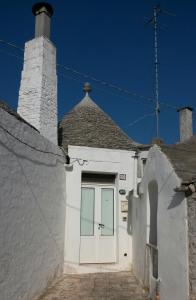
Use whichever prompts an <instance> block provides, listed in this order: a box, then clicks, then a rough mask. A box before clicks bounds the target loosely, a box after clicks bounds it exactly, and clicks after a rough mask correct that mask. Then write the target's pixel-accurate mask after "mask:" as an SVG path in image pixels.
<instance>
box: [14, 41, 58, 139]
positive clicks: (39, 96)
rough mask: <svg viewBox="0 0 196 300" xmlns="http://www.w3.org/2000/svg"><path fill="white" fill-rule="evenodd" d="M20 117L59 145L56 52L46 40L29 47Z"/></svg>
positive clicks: (20, 102)
mask: <svg viewBox="0 0 196 300" xmlns="http://www.w3.org/2000/svg"><path fill="white" fill-rule="evenodd" d="M18 113H19V114H20V115H21V116H22V117H23V118H24V119H25V120H26V121H27V122H28V123H30V124H31V125H33V126H34V127H35V128H37V129H38V130H39V131H40V133H41V134H42V135H43V136H45V137H46V138H47V139H49V140H50V141H51V142H53V143H54V144H57V76H56V48H55V47H54V45H53V44H52V42H51V41H50V40H48V39H47V38H45V37H43V36H41V37H38V38H35V39H33V40H31V41H29V42H27V43H26V44H25V52H24V66H23V71H22V78H21V84H20V91H19V102H18Z"/></svg>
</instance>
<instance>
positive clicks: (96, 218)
mask: <svg viewBox="0 0 196 300" xmlns="http://www.w3.org/2000/svg"><path fill="white" fill-rule="evenodd" d="M84 90H85V93H86V95H85V97H84V99H83V100H82V101H81V102H80V103H79V104H77V105H76V106H75V107H74V108H73V110H72V111H71V112H70V113H68V114H67V115H65V117H64V118H63V120H62V121H61V123H60V129H59V130H60V131H59V132H60V133H61V139H62V146H63V147H64V150H65V151H67V153H68V155H69V157H70V165H67V167H66V191H67V199H66V218H65V219H66V220H65V230H66V231H65V271H66V272H93V271H106V270H127V269H130V268H131V261H132V236H131V215H130V214H128V206H129V205H130V192H131V191H132V190H133V187H134V176H133V174H134V170H135V169H134V168H136V166H135V158H134V155H135V149H136V145H135V143H134V142H133V141H132V140H131V139H130V138H129V137H128V136H127V135H126V134H125V133H124V132H123V131H122V130H121V129H120V128H119V127H118V126H117V125H116V124H115V123H114V122H113V121H112V120H111V118H110V117H109V116H108V115H106V114H105V113H104V112H103V111H102V110H101V109H100V108H99V107H98V106H97V105H96V104H95V102H93V101H92V99H91V98H90V96H89V92H90V86H89V85H88V84H86V85H85V87H84ZM90 264H91V265H90Z"/></svg>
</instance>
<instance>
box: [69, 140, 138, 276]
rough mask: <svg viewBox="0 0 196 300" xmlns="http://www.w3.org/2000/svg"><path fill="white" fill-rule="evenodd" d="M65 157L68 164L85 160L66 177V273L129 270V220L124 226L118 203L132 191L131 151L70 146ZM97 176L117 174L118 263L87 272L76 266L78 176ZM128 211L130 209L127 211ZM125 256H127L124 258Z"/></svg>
mask: <svg viewBox="0 0 196 300" xmlns="http://www.w3.org/2000/svg"><path fill="white" fill-rule="evenodd" d="M68 153H69V156H70V157H71V158H73V159H72V160H71V161H74V160H75V158H81V162H82V159H84V160H87V161H88V163H87V164H84V165H83V166H80V165H79V164H78V163H77V162H76V161H75V162H74V164H73V168H70V169H69V168H68V169H67V173H66V192H67V198H66V229H65V231H66V233H65V272H71V273H77V272H99V271H108V270H111V269H113V270H120V269H121V270H125V269H130V268H131V262H132V237H131V220H130V215H129V216H128V221H127V222H123V220H122V217H123V214H122V213H121V208H120V202H121V200H125V199H126V196H127V195H128V194H129V191H131V190H132V189H133V185H134V180H133V172H134V159H133V155H134V152H133V151H125V150H111V149H101V148H90V147H79V146H69V148H68ZM82 171H88V172H99V173H114V174H117V180H116V189H117V193H116V195H117V215H118V217H117V232H118V236H117V263H116V264H115V265H109V266H106V265H104V266H102V265H96V267H95V266H92V265H89V266H88V267H87V268H82V267H80V266H79V253H80V203H81V172H82ZM121 173H123V174H126V176H127V177H126V181H124V180H119V174H121ZM119 189H125V190H126V192H127V195H120V194H119V192H118V191H119ZM129 209H131V208H129ZM124 253H127V256H124Z"/></svg>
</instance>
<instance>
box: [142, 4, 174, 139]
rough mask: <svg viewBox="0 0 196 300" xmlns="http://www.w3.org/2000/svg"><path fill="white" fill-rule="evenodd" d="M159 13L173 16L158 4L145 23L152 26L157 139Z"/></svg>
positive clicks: (157, 132) (158, 109) (157, 131)
mask: <svg viewBox="0 0 196 300" xmlns="http://www.w3.org/2000/svg"><path fill="white" fill-rule="evenodd" d="M161 13H164V14H167V15H170V16H175V15H174V14H172V13H170V12H169V11H167V10H166V9H163V8H161V6H160V4H158V5H156V6H155V7H154V9H153V16H152V18H151V19H150V20H148V21H147V23H151V24H153V28H154V66H155V102H156V105H155V113H156V135H157V138H159V114H160V103H159V65H158V25H159V24H158V17H159V15H160V14H161Z"/></svg>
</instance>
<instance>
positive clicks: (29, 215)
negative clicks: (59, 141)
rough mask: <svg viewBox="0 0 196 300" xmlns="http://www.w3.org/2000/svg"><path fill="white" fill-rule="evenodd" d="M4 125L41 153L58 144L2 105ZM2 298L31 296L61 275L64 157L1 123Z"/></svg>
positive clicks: (0, 279) (55, 150)
mask: <svg viewBox="0 0 196 300" xmlns="http://www.w3.org/2000/svg"><path fill="white" fill-rule="evenodd" d="M0 126H3V127H4V128H5V129H6V130H8V131H9V132H10V133H11V134H12V135H14V136H16V137H17V138H18V139H20V140H22V141H24V142H25V143H27V144H29V145H32V146H33V147H35V148H37V149H41V150H42V151H49V152H53V153H56V154H57V155H62V153H61V151H60V150H59V148H57V147H56V146H55V145H54V144H52V143H51V142H49V141H48V140H47V139H45V138H43V137H42V136H41V135H40V134H39V133H38V132H36V131H35V130H34V129H32V128H31V127H30V126H28V125H26V124H24V123H23V122H21V121H18V120H17V119H16V118H15V117H13V116H11V115H10V114H8V113H7V112H5V111H4V110H2V109H0ZM0 187H1V188H0V245H1V247H0V299H1V300H16V299H17V300H19V299H20V300H27V299H29V300H32V299H34V297H37V296H38V295H40V293H42V292H43V290H44V288H45V287H46V286H47V285H48V284H49V283H50V282H51V281H52V280H53V279H54V278H55V277H57V276H59V275H60V274H62V269H63V259H64V228H65V225H64V223H65V220H64V218H65V168H64V158H63V157H60V156H59V157H58V156H55V155H53V154H47V153H42V152H39V151H36V150H34V149H32V148H30V147H28V146H26V145H24V144H22V143H20V142H19V141H17V140H16V139H15V138H14V137H12V136H10V135H9V134H8V133H7V132H6V131H5V130H3V129H2V128H1V127H0Z"/></svg>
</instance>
